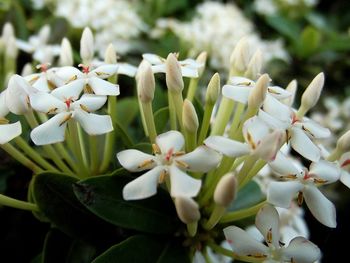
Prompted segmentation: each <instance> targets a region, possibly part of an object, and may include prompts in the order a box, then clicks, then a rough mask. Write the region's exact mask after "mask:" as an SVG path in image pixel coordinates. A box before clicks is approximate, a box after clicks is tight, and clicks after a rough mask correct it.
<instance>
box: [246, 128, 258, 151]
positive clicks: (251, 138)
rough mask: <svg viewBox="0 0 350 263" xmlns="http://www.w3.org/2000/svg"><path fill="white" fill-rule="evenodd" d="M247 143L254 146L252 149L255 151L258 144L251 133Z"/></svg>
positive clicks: (248, 134) (248, 135)
mask: <svg viewBox="0 0 350 263" xmlns="http://www.w3.org/2000/svg"><path fill="white" fill-rule="evenodd" d="M247 141H248V143H249V144H250V145H251V146H252V149H253V150H255V148H256V144H255V142H254V141H253V137H252V135H251V134H250V133H249V132H247Z"/></svg>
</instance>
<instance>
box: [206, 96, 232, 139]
mask: <svg viewBox="0 0 350 263" xmlns="http://www.w3.org/2000/svg"><path fill="white" fill-rule="evenodd" d="M234 105H235V104H234V101H233V100H230V99H228V98H226V97H222V99H221V103H220V106H219V110H218V112H217V114H216V118H215V122H214V125H213V129H212V130H211V135H222V134H223V133H224V131H225V128H226V125H227V123H228V121H229V120H230V117H231V114H232V111H233V107H234Z"/></svg>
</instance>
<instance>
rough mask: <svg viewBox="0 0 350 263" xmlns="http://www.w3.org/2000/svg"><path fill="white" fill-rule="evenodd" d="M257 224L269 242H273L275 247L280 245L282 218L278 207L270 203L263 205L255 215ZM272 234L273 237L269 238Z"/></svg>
mask: <svg viewBox="0 0 350 263" xmlns="http://www.w3.org/2000/svg"><path fill="white" fill-rule="evenodd" d="M255 225H256V227H257V228H258V229H259V231H260V233H261V234H262V235H263V236H264V238H265V240H266V242H267V243H268V244H270V243H272V244H273V245H274V247H279V241H280V232H279V231H280V218H279V215H278V212H277V210H276V208H274V207H273V206H272V205H269V204H267V205H265V206H263V207H262V208H261V209H260V210H259V212H258V213H257V215H256V217H255ZM270 234H271V238H272V239H271V240H268V239H269V235H270Z"/></svg>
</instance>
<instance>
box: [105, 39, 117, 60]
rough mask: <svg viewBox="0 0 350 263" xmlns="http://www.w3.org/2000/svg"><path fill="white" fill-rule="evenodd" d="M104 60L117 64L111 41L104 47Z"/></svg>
mask: <svg viewBox="0 0 350 263" xmlns="http://www.w3.org/2000/svg"><path fill="white" fill-rule="evenodd" d="M105 62H106V63H107V64H117V52H116V51H115V48H114V45H113V44H112V43H110V44H109V45H108V47H107V49H106V52H105Z"/></svg>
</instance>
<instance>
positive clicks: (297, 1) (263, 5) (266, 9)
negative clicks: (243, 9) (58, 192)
mask: <svg viewBox="0 0 350 263" xmlns="http://www.w3.org/2000/svg"><path fill="white" fill-rule="evenodd" d="M317 2H318V0H255V1H254V4H253V7H254V9H255V11H256V12H257V13H259V14H262V15H267V16H270V15H274V14H276V13H278V12H280V10H281V9H285V10H288V8H298V7H308V8H311V7H313V6H315V5H316V4H317Z"/></svg>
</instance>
